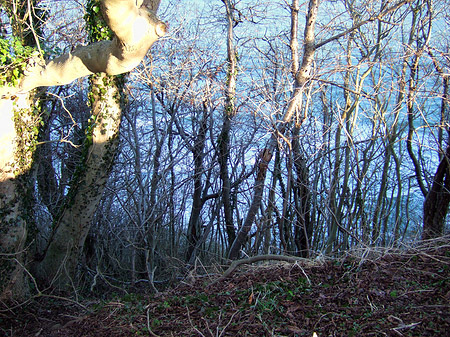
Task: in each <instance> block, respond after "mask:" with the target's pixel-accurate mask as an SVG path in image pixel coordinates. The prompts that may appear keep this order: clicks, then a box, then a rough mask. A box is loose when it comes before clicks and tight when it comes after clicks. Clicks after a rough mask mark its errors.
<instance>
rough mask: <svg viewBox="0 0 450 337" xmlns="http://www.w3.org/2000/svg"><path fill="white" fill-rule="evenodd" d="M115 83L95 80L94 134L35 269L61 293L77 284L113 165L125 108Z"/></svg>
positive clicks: (88, 139)
mask: <svg viewBox="0 0 450 337" xmlns="http://www.w3.org/2000/svg"><path fill="white" fill-rule="evenodd" d="M113 81H114V80H113V79H111V78H108V77H107V75H105V74H101V75H96V76H95V77H93V79H92V87H93V97H94V100H93V102H92V114H93V118H91V123H92V124H91V126H90V128H92V130H90V131H89V130H87V137H86V141H85V144H84V147H85V149H84V153H83V159H82V162H81V163H80V165H79V166H78V167H77V169H76V171H75V176H74V178H73V180H72V182H71V187H70V190H69V193H68V196H67V200H66V202H65V204H64V205H63V206H62V210H61V212H60V214H59V216H58V218H57V219H55V221H54V228H53V234H52V237H51V238H50V241H49V245H48V247H47V249H46V251H45V255H44V256H43V258H42V260H41V261H38V262H37V264H36V266H35V274H36V277H37V278H38V279H39V280H40V281H41V282H42V283H45V284H52V285H54V286H56V287H58V288H59V289H68V288H69V287H70V286H71V285H73V284H74V282H75V281H74V280H75V277H76V274H77V264H78V261H79V257H80V253H81V251H82V248H83V245H84V241H85V239H86V236H87V234H88V232H89V229H90V227H91V220H92V217H93V215H94V212H95V211H96V209H97V206H98V203H99V201H100V199H101V197H102V194H103V190H104V187H105V184H106V182H107V180H108V177H109V172H110V170H111V167H112V164H113V162H114V156H115V153H116V149H117V146H118V142H119V126H120V120H121V114H122V107H121V102H120V97H121V96H120V91H121V88H120V87H119V86H118V85H117V84H116V83H113Z"/></svg>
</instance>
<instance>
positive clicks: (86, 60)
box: [0, 0, 166, 299]
mask: <svg viewBox="0 0 450 337" xmlns="http://www.w3.org/2000/svg"><path fill="white" fill-rule="evenodd" d="M92 2H95V4H96V5H98V7H97V10H96V11H95V12H96V13H98V12H100V13H102V14H103V17H104V19H105V21H106V23H107V25H108V26H109V28H111V30H112V34H111V39H110V40H105V39H108V38H109V37H110V36H101V38H102V40H101V41H98V42H94V43H92V44H90V45H88V46H82V47H78V48H75V49H74V50H73V51H72V52H70V53H68V54H64V55H61V56H59V57H57V58H55V59H53V60H50V61H45V62H44V61H43V60H42V58H41V57H37V58H36V57H34V58H32V57H29V58H28V59H27V60H28V63H27V66H26V68H25V69H23V68H21V71H22V72H23V73H22V75H23V76H22V77H21V79H20V80H19V81H17V82H10V83H8V84H6V83H0V99H1V101H0V108H1V109H0V110H1V111H2V115H1V118H2V119H5V123H3V124H4V126H5V125H6V126H7V127H8V132H5V133H4V134H3V135H2V136H1V138H0V261H1V267H2V270H3V271H6V272H5V273H2V276H1V277H0V296H1V298H2V299H3V298H8V297H9V298H13V297H14V298H17V297H20V296H21V295H23V294H25V293H26V286H25V283H24V282H23V280H24V268H25V267H26V266H25V264H24V263H25V259H24V255H25V253H24V251H25V248H26V242H27V237H30V238H31V237H32V231H31V232H30V231H29V230H27V227H30V226H31V224H32V221H29V222H27V221H28V220H29V219H28V215H29V216H30V219H31V220H32V213H31V211H32V207H31V205H28V204H25V203H26V202H27V200H28V199H27V198H24V196H26V195H29V194H30V193H29V190H30V189H29V186H34V183H32V182H31V180H29V179H30V178H32V172H31V168H32V163H33V156H34V150H35V145H36V142H35V140H36V139H37V138H36V137H37V130H38V127H39V125H38V124H33V123H34V122H35V121H39V119H38V116H36V115H35V113H34V109H32V110H30V109H29V108H30V97H31V96H30V94H27V93H28V92H30V91H31V90H33V89H34V88H37V87H41V86H54V85H62V84H67V83H70V82H72V81H73V80H75V79H77V78H80V77H83V76H86V75H93V74H100V75H95V76H94V77H93V84H92V86H93V88H94V91H93V93H92V99H91V102H92V118H91V124H90V129H89V130H87V138H86V139H87V140H86V143H85V147H84V150H85V152H84V157H83V162H82V164H81V165H80V166H79V168H78V169H77V171H76V174H75V176H74V178H73V181H72V186H71V188H70V192H69V195H68V196H67V200H66V202H65V203H64V205H63V206H62V209H61V210H60V212H59V214H58V216H57V218H56V219H54V227H53V234H52V237H51V239H50V241H49V245H48V247H47V249H46V250H45V253H44V254H43V255H42V257H41V258H40V259H39V261H36V262H35V264H34V269H33V270H34V271H35V272H36V276H37V277H38V278H39V279H41V280H43V281H44V282H45V283H53V284H54V285H57V286H58V287H60V288H62V289H67V286H68V285H69V284H70V283H71V281H72V280H73V277H74V276H75V275H76V269H77V263H78V255H79V252H80V248H81V247H82V246H83V243H84V240H85V238H86V235H87V233H88V231H89V228H90V219H91V217H92V214H93V213H94V211H95V209H96V207H97V204H98V202H99V199H100V198H101V195H102V191H103V188H104V185H105V183H106V181H107V178H108V174H109V170H110V167H111V164H112V162H113V158H114V153H115V150H116V148H117V142H118V130H119V123H120V114H121V108H120V88H119V87H118V86H117V85H116V84H115V83H113V82H111V81H112V80H111V79H110V78H109V77H108V76H107V75H119V74H123V73H125V72H128V71H130V70H132V69H133V68H134V67H136V66H137V65H138V64H139V63H140V62H141V60H142V59H143V58H144V57H145V55H146V54H147V52H148V50H149V49H150V47H151V46H152V44H153V43H154V42H155V41H156V40H157V39H158V38H159V37H160V36H162V35H164V33H165V30H166V25H165V24H164V23H163V22H162V21H160V20H159V19H158V18H157V17H156V11H157V9H158V7H159V4H160V0H137V1H136V0H93V1H92ZM24 3H27V4H30V2H24ZM0 4H1V5H2V6H3V5H4V4H3V2H1V3H0ZM100 10H101V11H100ZM94 27H95V26H94ZM17 97H19V98H20V99H21V100H22V99H23V100H24V101H23V102H24V103H21V104H23V106H24V109H22V110H21V111H20V113H17V108H16V109H14V108H13V100H17ZM13 116H15V118H14V122H13V121H12V119H13ZM3 129H5V128H3ZM32 180H33V179H32ZM33 181H34V180H33ZM27 233H28V236H27Z"/></svg>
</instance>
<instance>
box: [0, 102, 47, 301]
mask: <svg viewBox="0 0 450 337" xmlns="http://www.w3.org/2000/svg"><path fill="white" fill-rule="evenodd" d="M0 110H1V111H2V113H1V114H0V123H1V125H2V128H4V130H8V131H7V132H4V133H3V134H2V135H0V144H1V147H0V233H1V235H0V270H1V271H2V272H1V274H0V301H3V300H5V299H12V298H14V299H20V298H23V297H24V296H25V295H26V293H27V290H28V288H27V286H26V282H25V268H26V263H27V261H26V253H27V251H26V243H27V235H28V233H29V232H33V228H30V227H32V226H33V221H32V219H33V218H32V211H33V204H34V199H33V187H34V180H33V173H32V164H33V156H34V152H35V146H36V144H35V142H36V139H37V132H36V130H37V129H35V127H37V125H38V120H39V115H36V114H35V113H34V112H35V111H34V109H33V104H32V102H31V99H30V95H28V94H25V95H20V96H19V97H18V99H17V100H16V102H15V104H14V106H13V102H12V101H0Z"/></svg>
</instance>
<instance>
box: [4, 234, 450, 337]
mask: <svg viewBox="0 0 450 337" xmlns="http://www.w3.org/2000/svg"><path fill="white" fill-rule="evenodd" d="M217 278H218V276H217V275H216V276H211V275H209V276H205V275H203V276H202V277H200V276H198V277H196V278H194V279H192V280H191V282H189V283H188V282H187V281H186V282H183V283H181V284H179V285H178V286H177V287H176V288H174V289H170V290H167V291H165V292H162V293H159V294H157V295H142V294H136V293H131V294H128V295H124V296H121V297H118V298H116V299H114V300H108V301H105V300H102V301H101V300H95V299H94V300H83V301H80V302H74V301H69V300H68V299H58V298H56V297H41V298H39V299H34V300H33V301H32V302H29V303H27V304H25V305H20V306H18V307H16V308H13V307H10V308H9V310H6V311H5V310H2V311H0V335H1V334H4V335H5V336H55V337H64V336H96V337H102V336H108V337H113V336H206V337H212V336H308V337H313V336H317V337H322V336H450V241H446V242H440V243H439V245H434V246H432V247H431V246H427V247H416V248H415V249H410V250H408V251H407V252H402V253H398V252H395V251H393V250H384V251H375V250H371V251H368V250H366V251H359V252H356V251H354V252H352V253H348V254H347V255H346V256H344V257H342V258H339V259H323V258H317V259H314V260H310V261H300V262H296V263H280V262H277V263H262V264H261V263H260V264H258V265H257V266H254V265H252V266H241V267H240V268H239V269H238V270H237V271H235V272H234V273H233V274H232V275H230V276H229V277H227V278H225V279H221V280H219V281H217ZM215 280H216V282H215V283H213V282H214V281H215Z"/></svg>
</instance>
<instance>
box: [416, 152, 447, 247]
mask: <svg viewBox="0 0 450 337" xmlns="http://www.w3.org/2000/svg"><path fill="white" fill-rule="evenodd" d="M449 158H450V146H448V147H447V152H446V154H445V156H444V158H442V160H441V162H440V163H439V166H438V168H437V171H436V174H435V175H434V178H433V184H432V185H431V188H430V191H429V192H428V194H427V196H426V198H425V202H424V205H423V234H422V239H423V240H427V239H431V238H435V237H439V236H441V235H442V234H443V231H444V224H445V218H446V216H447V212H448V206H449V204H450V192H449V191H450V166H449Z"/></svg>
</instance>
